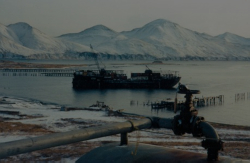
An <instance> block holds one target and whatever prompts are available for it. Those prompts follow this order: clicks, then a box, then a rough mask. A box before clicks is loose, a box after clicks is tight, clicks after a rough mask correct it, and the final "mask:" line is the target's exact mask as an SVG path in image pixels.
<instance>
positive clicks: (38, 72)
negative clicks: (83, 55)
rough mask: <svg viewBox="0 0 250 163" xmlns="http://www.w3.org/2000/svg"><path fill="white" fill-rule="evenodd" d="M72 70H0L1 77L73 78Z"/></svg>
mask: <svg viewBox="0 0 250 163" xmlns="http://www.w3.org/2000/svg"><path fill="white" fill-rule="evenodd" d="M75 71H76V70H73V69H0V72H1V73H2V74H1V75H2V76H55V77H73V73H74V72H75Z"/></svg>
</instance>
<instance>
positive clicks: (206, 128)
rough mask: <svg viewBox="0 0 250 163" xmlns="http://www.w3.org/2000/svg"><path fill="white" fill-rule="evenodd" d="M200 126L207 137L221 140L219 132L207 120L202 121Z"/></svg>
mask: <svg viewBox="0 0 250 163" xmlns="http://www.w3.org/2000/svg"><path fill="white" fill-rule="evenodd" d="M199 127H200V128H201V129H202V134H203V135H204V136H205V137H206V138H207V139H212V140H217V141H219V140H220V137H219V135H218V134H217V132H216V131H215V129H214V128H213V126H211V125H210V124H209V123H207V122H205V121H200V122H199Z"/></svg>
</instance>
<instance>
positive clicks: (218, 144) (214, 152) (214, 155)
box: [199, 121, 223, 161]
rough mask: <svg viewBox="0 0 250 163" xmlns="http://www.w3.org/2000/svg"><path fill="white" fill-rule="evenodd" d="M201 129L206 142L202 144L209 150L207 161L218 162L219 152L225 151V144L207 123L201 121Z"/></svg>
mask: <svg viewBox="0 0 250 163" xmlns="http://www.w3.org/2000/svg"><path fill="white" fill-rule="evenodd" d="M199 127H200V128H201V132H202V134H203V135H204V136H205V137H206V140H203V141H202V142H201V144H202V146H203V147H204V148H205V149H207V160H208V161H217V160H218V159H219V153H218V151H219V150H223V142H222V141H221V140H220V137H219V135H218V134H217V132H216V131H215V129H214V128H213V127H212V126H211V125H210V124H209V123H207V122H204V121H200V122H199Z"/></svg>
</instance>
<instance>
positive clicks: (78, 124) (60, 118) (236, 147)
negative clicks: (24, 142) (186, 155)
mask: <svg viewBox="0 0 250 163" xmlns="http://www.w3.org/2000/svg"><path fill="white" fill-rule="evenodd" d="M0 98H2V97H0ZM6 101H9V102H14V103H15V104H0V110H10V111H19V112H20V113H21V114H22V115H24V116H23V117H26V118H20V119H18V118H17V116H13V117H14V119H10V120H5V121H2V122H0V123H1V124H2V125H0V131H1V132H0V133H1V134H0V138H1V142H8V141H13V140H18V139H22V138H25V137H27V136H28V137H30V136H39V135H44V134H49V133H53V132H65V131H71V130H75V129H79V128H88V127H92V126H98V125H103V124H108V123H113V122H124V121H127V120H129V119H134V118H136V117H135V116H126V117H123V116H117V115H115V114H111V115H109V114H107V112H106V111H105V110H92V111H90V110H71V111H60V107H61V106H60V105H51V104H46V103H43V102H41V101H38V100H36V101H31V100H28V99H23V98H17V99H15V98H11V97H8V98H6ZM29 116H31V117H29ZM0 117H8V116H7V115H3V114H0ZM6 124H8V125H6ZM211 124H212V125H213V127H214V128H215V129H216V131H217V132H218V134H219V135H220V137H221V138H222V140H224V142H225V149H224V151H221V152H219V153H220V155H221V156H226V157H233V158H240V159H248V160H250V156H249V155H248V152H247V151H249V150H250V144H249V142H250V131H249V127H248V126H238V125H227V124H221V123H211ZM1 126H7V127H6V128H5V129H4V128H3V127H1ZM138 132H140V134H139V135H140V143H147V144H153V145H159V146H164V147H170V148H177V149H181V150H189V151H193V152H200V153H206V150H205V149H203V148H202V147H201V146H200V141H201V140H202V139H201V138H198V139H196V138H194V137H192V135H189V134H187V135H184V136H175V135H174V134H173V132H172V130H167V129H146V130H141V131H138ZM138 132H132V133H130V134H129V135H130V136H129V141H132V142H134V141H138ZM119 139H120V137H119V135H113V136H108V137H103V138H98V139H93V140H89V141H84V142H79V143H75V144H69V145H65V146H60V147H53V148H49V149H44V150H39V151H34V152H30V153H26V154H21V155H16V156H11V157H9V158H7V159H4V160H3V161H15V160H22V161H30V159H31V158H32V157H33V160H32V161H41V160H43V159H44V155H45V153H46V156H47V157H46V159H47V161H55V160H58V159H59V158H60V159H61V158H64V156H65V155H67V156H68V157H67V159H69V160H71V161H69V160H68V161H69V162H73V161H72V160H76V159H77V158H79V157H80V156H81V155H83V154H84V153H86V152H88V151H90V150H91V149H93V148H96V147H99V146H101V145H103V144H106V143H110V142H116V141H119ZM84 146H87V149H88V150H84V152H83V151H81V150H80V149H81V148H82V147H84ZM72 148H73V149H72ZM77 149H78V151H77ZM59 151H60V152H59ZM50 153H53V154H50ZM69 154H70V156H69ZM34 155H37V157H35V158H34ZM60 161H65V159H64V160H63V159H62V160H60Z"/></svg>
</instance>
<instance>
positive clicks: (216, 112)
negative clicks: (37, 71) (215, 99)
mask: <svg viewBox="0 0 250 163" xmlns="http://www.w3.org/2000/svg"><path fill="white" fill-rule="evenodd" d="M23 62H27V61H23ZM29 62H35V63H38V62H40V63H56V64H59V63H62V64H66V63H68V64H84V63H85V64H87V66H86V67H81V68H84V69H96V67H95V66H93V65H92V64H94V63H90V62H83V61H36V60H34V61H29ZM105 65H106V69H117V70H124V72H125V73H127V74H128V76H130V75H129V74H130V73H131V72H143V71H144V70H145V68H146V67H145V65H141V64H136V62H121V61H120V62H105ZM148 67H149V68H151V69H152V70H153V71H161V72H167V70H175V71H179V72H180V75H181V77H182V79H181V83H183V84H186V85H187V86H188V87H189V88H190V89H199V90H200V91H201V94H200V95H194V96H197V97H200V96H204V97H208V96H218V95H224V96H225V103H224V105H222V106H221V105H217V106H210V107H203V108H198V110H199V115H200V116H204V117H205V118H206V120H208V121H213V122H222V123H229V124H239V125H248V126H249V125H250V120H249V116H250V100H247V99H246V100H242V101H238V102H235V94H236V93H247V92H250V77H249V70H250V62H244V61H232V62H231V61H230V62H229V61H216V62H212V61H210V62H204V61H196V62H194V61H192V62H191V61H187V62H184V61H182V62H170V61H169V62H165V64H164V65H150V64H148ZM71 82H72V78H70V77H33V76H28V77H26V76H2V74H0V95H4V96H15V97H24V98H29V99H35V100H40V101H43V102H50V103H56V104H60V105H65V106H76V107H88V106H90V105H92V104H94V103H96V101H104V102H105V104H107V105H109V106H110V107H112V108H114V109H115V110H118V109H124V110H125V111H126V112H130V113H136V114H142V115H147V116H159V117H173V116H174V113H172V112H170V111H166V110H151V107H149V106H144V105H143V103H145V102H147V101H153V102H155V101H161V100H163V99H166V98H174V97H175V92H176V89H171V90H160V89H159V90H148V89H139V90H128V89H113V90H112V89H109V90H108V89H107V90H77V91H76V90H74V89H73V88H72V84H71ZM178 98H179V99H183V95H178ZM131 100H133V101H135V104H134V105H131V104H130V102H131ZM137 101H138V104H137Z"/></svg>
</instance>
